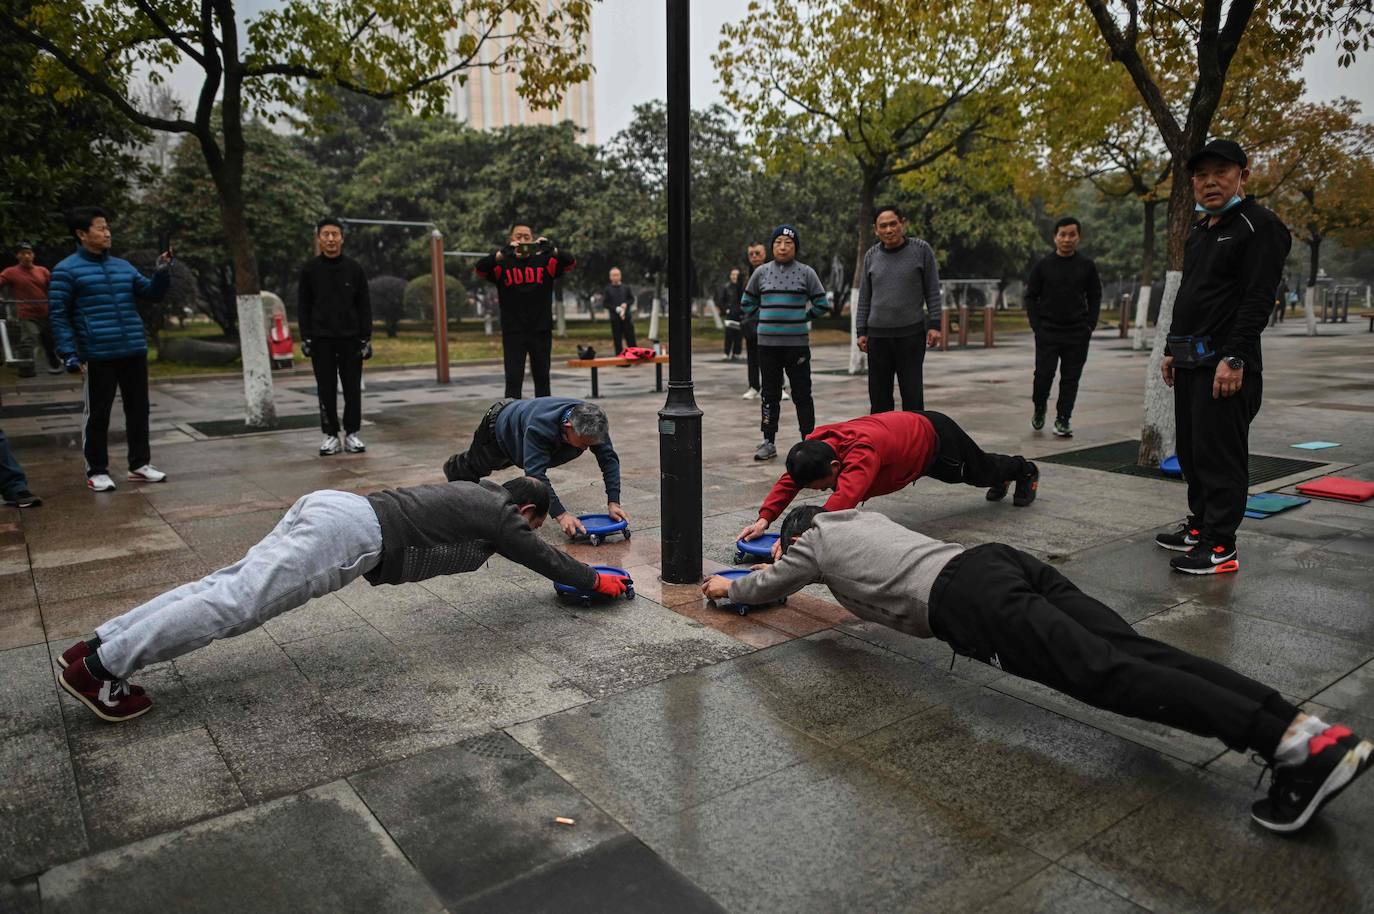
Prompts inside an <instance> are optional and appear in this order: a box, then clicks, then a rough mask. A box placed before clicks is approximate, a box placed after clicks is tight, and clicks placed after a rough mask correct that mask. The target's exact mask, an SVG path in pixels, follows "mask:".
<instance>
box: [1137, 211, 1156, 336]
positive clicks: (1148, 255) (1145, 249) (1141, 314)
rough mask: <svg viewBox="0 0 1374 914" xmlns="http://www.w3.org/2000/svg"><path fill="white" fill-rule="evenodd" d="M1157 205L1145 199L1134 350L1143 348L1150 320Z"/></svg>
mask: <svg viewBox="0 0 1374 914" xmlns="http://www.w3.org/2000/svg"><path fill="white" fill-rule="evenodd" d="M1158 206H1159V201H1158V200H1155V199H1153V198H1152V199H1149V200H1146V201H1145V217H1144V220H1143V221H1144V223H1145V238H1144V243H1143V244H1142V246H1141V257H1140V296H1139V297H1138V298H1137V299H1136V305H1135V334H1134V336H1133V337H1132V339H1131V348H1132V349H1136V350H1140V349H1144V348H1145V325H1146V324H1147V323H1148V322H1149V320H1150V293H1151V291H1152V289H1151V286H1150V284H1151V283H1152V282H1153V281H1154V273H1155V210H1156V208H1158Z"/></svg>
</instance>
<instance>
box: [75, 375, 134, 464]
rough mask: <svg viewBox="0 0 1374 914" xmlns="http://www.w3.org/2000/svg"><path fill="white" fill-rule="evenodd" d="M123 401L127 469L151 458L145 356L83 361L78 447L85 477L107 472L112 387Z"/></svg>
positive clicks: (112, 404) (113, 394)
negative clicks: (81, 414) (84, 465)
mask: <svg viewBox="0 0 1374 914" xmlns="http://www.w3.org/2000/svg"><path fill="white" fill-rule="evenodd" d="M116 390H118V391H119V398H120V399H121V400H122V401H124V428H125V434H126V435H127V437H128V442H129V469H130V470H137V469H139V468H140V467H143V466H146V465H147V464H148V462H149V461H151V460H152V449H151V447H150V446H149V444H148V411H149V410H148V356H147V355H134V356H128V357H127V358H122V359H100V360H98V361H97V360H94V359H92V360H91V361H89V362H87V363H86V378H85V391H84V394H85V400H86V410H85V416H84V417H83V420H82V425H81V450H82V453H83V454H84V455H85V457H86V478H88V479H89V478H90V477H92V476H97V475H100V474H102V473H109V472H110V452H109V440H110V439H109V436H110V410H112V409H113V408H114V398H115V391H116Z"/></svg>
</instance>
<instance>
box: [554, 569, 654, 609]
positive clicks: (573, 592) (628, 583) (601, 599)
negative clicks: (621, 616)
mask: <svg viewBox="0 0 1374 914" xmlns="http://www.w3.org/2000/svg"><path fill="white" fill-rule="evenodd" d="M592 571H597V572H600V573H601V574H609V575H614V576H616V577H621V578H624V579H625V597H624V599H626V600H633V599H634V598H635V582H634V581H632V580H630V573H629V572H628V571H626V570H625V569H624V568H613V567H611V566H610V565H593V566H592ZM553 590H554V593H556V594H558V598H559V599H560V600H563V601H565V602H569V603H581V604H582V605H583V606H590V605H591V604H592V603H609V602H610V601H611V600H615V599H618V598H617V597H608V596H606V595H605V594H600V593H597V592H596V591H595V590H579V589H578V588H576V587H574V586H572V585H571V584H560V583H558V582H557V581H554V582H553Z"/></svg>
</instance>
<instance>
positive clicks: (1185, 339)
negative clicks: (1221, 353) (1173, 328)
mask: <svg viewBox="0 0 1374 914" xmlns="http://www.w3.org/2000/svg"><path fill="white" fill-rule="evenodd" d="M1164 342H1165V345H1166V346H1168V348H1169V355H1171V356H1173V357H1174V367H1175V368H1208V367H1211V366H1213V365H1215V364H1216V363H1217V353H1216V350H1215V349H1213V348H1212V338H1211V336H1170V337H1166V338H1165V341H1164Z"/></svg>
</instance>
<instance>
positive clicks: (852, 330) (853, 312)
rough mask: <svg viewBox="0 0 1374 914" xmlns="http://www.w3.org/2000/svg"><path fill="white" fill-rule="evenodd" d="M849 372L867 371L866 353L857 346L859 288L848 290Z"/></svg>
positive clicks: (864, 372) (859, 372)
mask: <svg viewBox="0 0 1374 914" xmlns="http://www.w3.org/2000/svg"><path fill="white" fill-rule="evenodd" d="M849 373H850V374H867V373H868V354H867V353H866V352H864V351H863V350H862V349H860V348H859V289H858V287H857V286H856V287H855V288H852V289H850V290H849Z"/></svg>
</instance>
